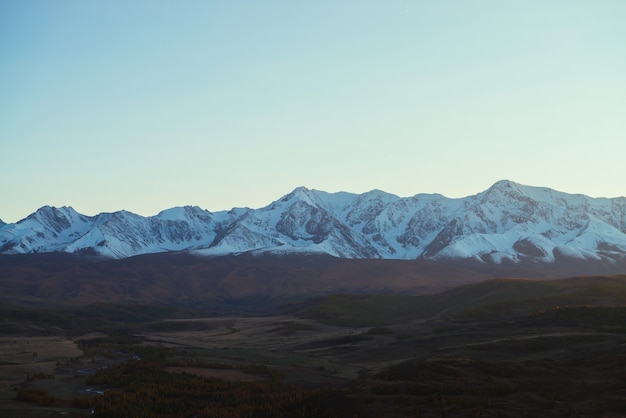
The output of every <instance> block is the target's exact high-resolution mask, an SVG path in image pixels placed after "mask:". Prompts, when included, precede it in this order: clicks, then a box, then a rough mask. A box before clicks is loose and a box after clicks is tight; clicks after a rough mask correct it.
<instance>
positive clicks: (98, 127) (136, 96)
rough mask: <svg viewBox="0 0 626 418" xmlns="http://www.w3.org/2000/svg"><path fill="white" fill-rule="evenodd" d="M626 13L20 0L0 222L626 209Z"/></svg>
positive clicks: (560, 4) (584, 4) (537, 5)
mask: <svg viewBox="0 0 626 418" xmlns="http://www.w3.org/2000/svg"><path fill="white" fill-rule="evenodd" d="M625 18H626V1H623V0H614V1H611V0H593V1H576V0H523V1H522V0H519V1H518V0H511V1H501V0H493V1H487V0H476V1H460V0H455V1H452V0H437V1H425V0H379V1H370V0H345V1H344V0H318V1H297V0H296V1H294V0H289V1H287V0H286V1H276V0H266V1H245V0H239V1H233V0H223V1H221V0H213V1H205V0H202V1H200V0H198V1H193V0H181V1H173V0H168V1H164V0H133V1H127V0H121V1H118V0H107V1H97V0H93V1H83V0H76V1H73V0H27V1H24V0H3V1H1V2H0V219H2V220H3V221H4V222H16V221H18V220H20V219H22V218H24V217H26V216H27V215H29V214H30V213H32V212H34V211H35V210H37V209H38V208H39V207H41V206H44V205H51V206H72V207H73V208H74V209H76V210H77V211H79V212H80V213H83V214H86V215H95V214H97V213H99V212H113V211H117V210H122V209H124V210H128V211H131V212H134V213H137V214H140V215H144V216H150V215H155V214H157V213H158V212H159V211H161V210H163V209H166V208H170V207H174V206H182V205H197V206H200V207H201V208H204V209H208V210H210V211H219V210H228V209H231V208H233V207H251V208H258V207H262V206H265V205H267V204H269V203H270V202H272V201H274V200H277V199H279V198H280V197H281V196H283V195H285V194H287V193H289V192H290V191H291V190H293V189H294V188H296V187H298V186H305V187H308V188H310V189H317V190H324V191H328V192H337V191H347V192H353V193H363V192H366V191H369V190H372V189H381V190H384V191H386V192H389V193H393V194H396V195H398V196H403V197H404V196H413V195H415V194H418V193H441V194H443V195H445V196H448V197H464V196H469V195H473V194H476V193H479V192H481V191H483V190H485V189H487V188H488V187H489V186H491V185H492V184H493V183H495V182H496V181H498V180H502V179H508V180H512V181H515V182H518V183H522V184H526V185H532V186H545V187H551V188H554V189H556V190H560V191H563V192H567V193H582V194H586V195H589V196H593V197H617V196H624V195H626V182H625V179H626V164H625V163H624V161H625V156H626V25H624V19H625Z"/></svg>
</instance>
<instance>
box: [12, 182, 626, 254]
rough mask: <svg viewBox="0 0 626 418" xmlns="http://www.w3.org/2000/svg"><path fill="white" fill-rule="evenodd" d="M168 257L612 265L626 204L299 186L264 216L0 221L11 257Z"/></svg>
mask: <svg viewBox="0 0 626 418" xmlns="http://www.w3.org/2000/svg"><path fill="white" fill-rule="evenodd" d="M168 251H189V252H193V253H196V254H200V255H226V254H239V253H246V252H258V253H266V252H269V253H285V254H289V253H325V254H329V255H333V256H336V257H340V258H384V259H426V260H435V261H449V260H459V261H460V260H473V261H478V262H484V263H488V264H500V263H502V262H505V261H509V262H513V263H518V262H523V261H531V262H539V263H551V262H554V261H555V260H556V259H559V258H563V257H569V258H576V259H592V260H598V261H602V260H606V261H607V262H613V260H621V259H624V258H626V198H624V197H619V198H591V197H588V196H584V195H573V194H567V193H563V192H559V191H555V190H552V189H549V188H545V187H531V186H524V185H521V184H517V183H514V182H511V181H506V180H504V181H499V182H497V183H496V184H494V185H493V186H491V187H490V188H489V189H487V190H486V191H484V192H482V193H478V194H476V195H473V196H468V197H465V198H460V199H451V198H447V197H444V196H442V195H439V194H418V195H415V196H413V197H406V198H401V197H398V196H395V195H393V194H389V193H385V192H382V191H379V190H373V191H370V192H367V193H363V194H352V193H346V192H339V193H327V192H323V191H318V190H309V189H306V188H304V187H300V188H297V189H295V190H294V191H293V192H291V193H289V194H288V195H286V196H284V197H282V198H281V199H279V200H277V201H275V202H273V203H271V204H270V205H268V206H266V207H263V208H260V209H249V208H236V209H232V210H229V211H221V212H209V211H207V210H203V209H201V208H199V207H195V206H185V207H176V208H172V209H167V210H164V211H162V212H160V213H159V214H157V215H155V216H151V217H142V216H139V215H136V214H133V213H130V212H127V211H119V212H115V213H101V214H98V215H96V216H85V215H81V214H80V213H78V212H76V211H75V210H74V209H72V208H71V207H61V208H55V207H50V206H45V207H42V208H41V209H39V210H37V211H36V212H35V213H33V214H31V215H29V216H28V217H26V218H25V219H23V220H21V221H19V222H17V223H9V224H4V223H0V253H4V254H19V253H40V252H69V253H88V254H98V255H102V256H106V257H112V258H125V257H131V256H134V255H139V254H148V253H158V252H168Z"/></svg>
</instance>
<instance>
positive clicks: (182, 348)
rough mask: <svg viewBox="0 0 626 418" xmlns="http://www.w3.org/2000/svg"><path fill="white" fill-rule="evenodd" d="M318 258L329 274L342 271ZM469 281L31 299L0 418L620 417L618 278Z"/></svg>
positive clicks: (624, 404)
mask: <svg viewBox="0 0 626 418" xmlns="http://www.w3.org/2000/svg"><path fill="white" fill-rule="evenodd" d="M325 261H326V263H327V264H326V265H325V267H324V268H327V269H331V270H332V269H339V267H338V265H337V264H333V263H334V260H333V259H327V260H325ZM90 262H92V261H90ZM96 262H97V261H96ZM221 262H226V261H225V260H222V261H221ZM257 262H258V260H257ZM44 264H45V263H44ZM148 264H149V263H146V265H148ZM85 265H86V264H81V265H79V266H78V267H76V266H74V267H72V268H78V269H84V268H85ZM323 265H324V264H323V263H322V262H321V261H320V262H319V263H318V264H317V266H316V267H315V269H318V270H315V269H313V268H312V270H311V271H320V270H323V268H322V267H321V266H323ZM372 266H375V264H369V265H368V268H369V269H372V268H373V267H372ZM44 267H45V266H44V265H40V266H39V267H37V268H39V269H43V268H44ZM61 267H62V268H59V270H65V267H63V266H61ZM249 267H250V266H244V267H241V268H244V270H245V268H249ZM344 267H345V266H344ZM5 268H6V267H5ZM12 268H16V267H12ZM21 268H24V266H22V267H21ZM45 268H48V269H50V273H51V274H52V275H54V271H52V270H53V268H51V267H49V266H48V267H45ZM146 268H147V267H146ZM254 268H261V267H260V265H259V264H257V265H255V267H254ZM284 268H285V269H289V268H301V269H303V271H306V268H304V267H302V266H300V267H298V265H295V266H291V267H284ZM351 268H353V266H352V267H351ZM456 268H460V267H456ZM398 269H400V268H399V267H398ZM59 270H57V271H59ZM158 270H159V269H158V267H154V271H155V272H156V271H158ZM367 270H368V269H367V268H363V270H362V271H364V272H365V271H367ZM289 271H293V270H289ZM398 271H399V270H396V271H395V274H398ZM450 271H452V270H450ZM468 271H469V270H468ZM109 273H110V272H109ZM103 274H104V273H103ZM166 274H167V272H163V275H166ZM375 274H376V270H374V272H372V273H370V277H372V276H374V275H375ZM476 274H477V276H476V278H475V279H476V280H475V281H476V283H470V284H465V285H460V284H459V285H456V286H451V285H450V286H446V287H447V290H435V287H432V285H431V287H430V288H429V289H431V291H423V292H422V293H421V294H418V292H415V288H416V287H414V288H413V291H414V293H411V292H409V291H408V290H406V291H400V290H399V289H394V291H391V290H389V289H387V292H386V293H385V292H382V291H381V292H378V294H374V293H373V292H365V291H363V290H362V289H354V288H353V289H351V290H352V292H342V293H337V292H329V293H328V294H325V293H324V292H319V294H318V295H317V296H315V297H313V298H303V297H296V298H293V297H291V298H274V297H268V296H267V295H265V296H264V297H260V298H256V299H254V298H250V299H249V300H247V302H246V303H244V302H242V300H239V301H237V300H236V299H231V300H228V299H227V298H224V297H222V298H221V299H217V298H211V299H205V300H204V301H203V302H202V303H196V304H195V305H194V306H191V305H193V304H182V303H179V304H175V303H169V304H165V303H143V304H139V303H129V302H128V300H123V299H122V300H117V301H115V302H113V301H112V300H113V299H109V300H108V301H107V300H99V301H98V300H96V299H85V300H88V301H89V303H86V304H80V303H77V300H75V299H66V300H65V303H64V304H43V303H42V302H41V301H39V303H35V302H34V301H35V300H36V299H35V298H33V295H37V293H36V292H35V293H28V294H25V296H24V298H23V299H21V300H17V301H16V302H19V303H9V302H8V301H6V302H5V303H3V305H2V308H1V309H2V310H1V312H0V315H1V317H2V323H1V324H0V325H1V327H0V331H1V332H2V338H1V344H0V355H1V356H2V358H0V375H1V376H3V378H2V382H0V389H1V390H0V395H1V399H0V410H1V411H2V412H3V413H5V414H9V415H11V416H55V415H65V416H68V415H69V416H76V417H78V416H86V415H91V412H92V410H93V413H94V416H120V415H122V416H128V414H129V413H131V412H132V414H134V415H136V416H151V415H161V416H163V415H167V416H181V417H182V416H193V415H196V416H285V417H287V416H289V417H298V416H302V417H304V416H317V417H324V416H328V417H354V416H359V417H405V416H406V417H408V416H410V417H415V416H419V417H441V416H459V417H476V416H483V417H520V416H529V417H530V416H532V417H541V416H544V417H553V416H564V417H565V416H579V417H597V416H620V414H622V412H623V411H624V410H626V380H625V379H626V378H625V376H624V370H626V354H624V352H626V351H625V348H626V326H625V325H624V324H626V276H586V277H572V278H567V279H550V280H527V279H512V278H509V279H486V280H481V278H480V277H479V274H478V273H476ZM364 276H367V275H366V274H365V273H364ZM244 277H245V276H244ZM139 279H141V278H138V279H137V280H139ZM418 282H419V280H415V282H414V283H413V284H415V283H418ZM426 283H429V282H426ZM424 289H426V287H424ZM357 290H361V291H357ZM106 295H107V296H106V297H108V298H110V295H111V294H110V293H108V294H106ZM105 299H106V298H105ZM253 301H254V302H255V303H252V302H253ZM238 304H241V306H245V309H244V308H241V307H238ZM174 388H176V389H174ZM233 396H234V397H233ZM159 411H160V412H159ZM164 411H167V413H166V412H164Z"/></svg>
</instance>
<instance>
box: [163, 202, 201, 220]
mask: <svg viewBox="0 0 626 418" xmlns="http://www.w3.org/2000/svg"><path fill="white" fill-rule="evenodd" d="M198 214H203V215H210V214H211V212H209V211H208V210H205V209H202V208H201V207H199V206H192V205H185V206H174V207H173V208H169V209H165V210H162V211H161V212H159V213H158V214H157V215H156V216H155V217H156V218H158V219H161V220H169V221H180V220H185V219H189V217H195V216H197V215H198Z"/></svg>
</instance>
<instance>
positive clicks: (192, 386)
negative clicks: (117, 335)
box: [74, 361, 353, 418]
mask: <svg viewBox="0 0 626 418" xmlns="http://www.w3.org/2000/svg"><path fill="white" fill-rule="evenodd" d="M87 383H88V384H90V385H101V386H109V387H115V388H116V389H115V390H109V391H106V392H105V393H104V395H102V396H98V397H96V398H91V400H88V399H87V398H80V399H76V400H75V401H74V405H76V406H80V407H93V408H94V410H95V416H106V417H128V416H135V417H151V416H168V417H189V416H198V417H294V418H295V417H311V416H315V417H322V418H323V417H342V416H349V417H352V416H353V414H352V412H353V411H351V410H350V408H349V407H348V404H347V403H345V401H344V402H341V401H340V402H337V401H336V400H337V399H341V395H340V394H339V393H338V392H329V391H322V390H312V389H311V390H309V389H303V388H301V387H298V386H292V385H285V384H282V383H281V382H280V379H278V378H271V379H267V380H265V381H260V382H243V381H226V380H219V379H211V378H205V377H201V376H196V375H192V374H187V373H169V372H167V371H165V370H164V368H163V364H162V363H159V362H150V361H129V362H127V363H124V364H120V365H117V366H114V367H110V368H108V369H101V370H98V372H97V373H96V374H94V375H93V376H90V377H89V378H88V381H87ZM329 396H332V397H333V401H332V402H328V401H325V400H327V399H328V397H329Z"/></svg>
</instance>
